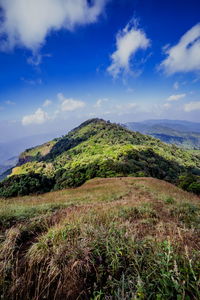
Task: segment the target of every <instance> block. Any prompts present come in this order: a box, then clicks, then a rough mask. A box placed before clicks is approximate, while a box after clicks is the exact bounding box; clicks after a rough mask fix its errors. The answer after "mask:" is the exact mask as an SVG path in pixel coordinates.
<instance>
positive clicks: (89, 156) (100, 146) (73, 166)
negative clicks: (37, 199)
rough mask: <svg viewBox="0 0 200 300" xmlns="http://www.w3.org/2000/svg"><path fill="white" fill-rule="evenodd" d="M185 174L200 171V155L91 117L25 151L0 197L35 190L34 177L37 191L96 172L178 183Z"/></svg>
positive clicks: (75, 182) (72, 183) (66, 184)
mask: <svg viewBox="0 0 200 300" xmlns="http://www.w3.org/2000/svg"><path fill="white" fill-rule="evenodd" d="M184 173H191V174H193V175H194V176H198V175H200V159H199V156H198V155H195V154H194V153H190V152H187V151H184V150H181V149H179V148H177V147H176V146H174V145H167V144H164V143H162V142H161V141H159V140H157V139H155V138H151V137H149V136H145V135H143V134H140V133H136V132H132V131H129V130H128V129H126V128H124V127H122V126H120V125H117V124H111V123H110V122H106V121H104V120H100V119H92V120H88V121H86V122H84V123H83V124H81V125H80V126H79V127H77V128H75V129H74V130H72V131H71V132H70V133H69V134H67V135H66V136H63V137H62V138H60V139H55V140H53V141H51V142H49V143H45V144H44V145H41V146H39V147H35V148H31V149H28V150H27V151H25V152H24V153H22V154H21V156H20V159H19V163H18V166H17V167H15V168H14V169H13V170H12V174H11V177H9V178H8V179H6V180H5V181H3V182H2V183H1V184H0V196H4V197H9V196H15V195H20V194H25V193H27V194H28V193H34V192H36V190H34V188H33V187H32V183H33V182H34V180H36V181H37V184H36V186H37V192H44V191H48V190H49V191H50V190H58V189H62V188H66V187H76V186H79V185H81V184H83V183H84V182H85V181H86V180H89V179H91V178H94V177H114V176H136V177H137V176H143V177H145V176H148V177H156V178H159V179H164V180H167V181H170V182H173V183H177V184H178V183H179V176H181V175H182V174H184ZM33 174H39V176H36V175H35V176H36V177H35V178H34V175H33ZM28 176H30V183H27V181H28ZM33 179H34V180H33ZM195 180H196V179H195ZM47 181H48V182H49V183H48V184H46V182H47ZM44 183H45V185H44ZM21 186H23V188H22V187H21ZM24 186H25V187H24ZM28 187H30V189H29V188H28ZM193 191H195V189H193Z"/></svg>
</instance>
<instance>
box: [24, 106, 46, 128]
mask: <svg viewBox="0 0 200 300" xmlns="http://www.w3.org/2000/svg"><path fill="white" fill-rule="evenodd" d="M49 119H50V118H49V116H48V114H47V113H46V112H45V111H44V110H42V109H41V108H38V109H37V110H36V112H35V113H34V114H32V115H27V116H24V117H23V118H22V124H23V125H24V126H26V125H31V124H43V123H45V122H46V121H48V120H49Z"/></svg>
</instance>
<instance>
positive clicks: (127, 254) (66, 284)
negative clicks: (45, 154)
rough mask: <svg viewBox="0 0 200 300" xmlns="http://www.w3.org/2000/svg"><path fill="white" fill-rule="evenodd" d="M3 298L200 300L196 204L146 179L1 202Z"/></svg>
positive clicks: (199, 209) (199, 207)
mask: <svg viewBox="0 0 200 300" xmlns="http://www.w3.org/2000/svg"><path fill="white" fill-rule="evenodd" d="M0 241H1V244H0V293H1V299H20V300H21V299H35V300H36V299H96V300H97V299H120V300H121V299H122V300H123V299H200V251H199V250H200V198H199V197H197V196H195V195H193V194H190V193H187V192H184V191H182V190H181V189H179V188H177V187H175V186H174V185H172V184H169V183H167V182H165V181H161V180H157V179H152V178H132V177H127V178H112V179H109V178H107V179H98V178H97V179H93V180H90V181H88V182H86V183H85V184H84V185H83V186H81V187H79V188H76V189H67V190H62V191H58V192H52V193H47V194H44V195H38V196H26V197H19V198H13V199H8V200H3V199H1V200H0Z"/></svg>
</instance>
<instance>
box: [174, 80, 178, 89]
mask: <svg viewBox="0 0 200 300" xmlns="http://www.w3.org/2000/svg"><path fill="white" fill-rule="evenodd" d="M173 88H174V89H175V90H178V89H179V83H178V81H176V82H174V85H173Z"/></svg>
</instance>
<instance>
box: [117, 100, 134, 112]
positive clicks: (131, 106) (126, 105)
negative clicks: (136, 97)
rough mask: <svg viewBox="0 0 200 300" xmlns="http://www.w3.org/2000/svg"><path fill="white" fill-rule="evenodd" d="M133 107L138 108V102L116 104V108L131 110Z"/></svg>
mask: <svg viewBox="0 0 200 300" xmlns="http://www.w3.org/2000/svg"><path fill="white" fill-rule="evenodd" d="M133 108H138V104H137V103H135V102H131V103H124V104H117V105H116V109H118V110H123V111H124V110H126V111H127V110H130V109H133Z"/></svg>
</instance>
